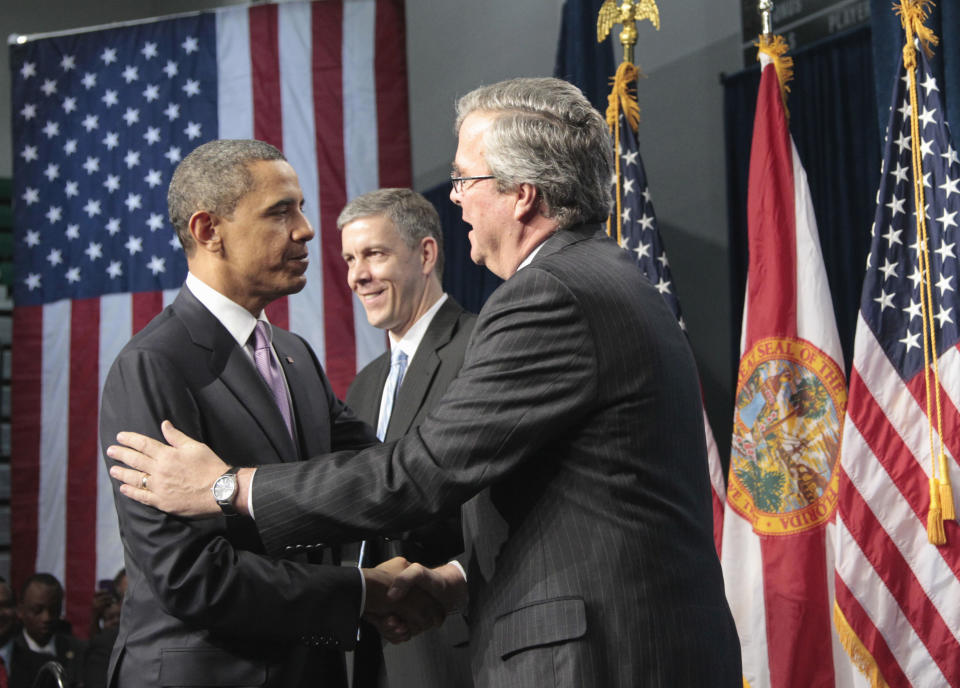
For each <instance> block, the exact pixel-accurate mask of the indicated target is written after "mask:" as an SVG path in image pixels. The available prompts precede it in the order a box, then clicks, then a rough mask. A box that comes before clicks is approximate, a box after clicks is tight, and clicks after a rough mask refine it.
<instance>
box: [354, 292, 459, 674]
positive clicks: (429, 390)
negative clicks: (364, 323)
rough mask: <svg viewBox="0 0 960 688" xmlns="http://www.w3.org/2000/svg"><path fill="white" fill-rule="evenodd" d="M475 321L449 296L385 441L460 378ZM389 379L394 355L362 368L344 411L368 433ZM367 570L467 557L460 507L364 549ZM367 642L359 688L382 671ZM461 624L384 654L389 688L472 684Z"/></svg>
mask: <svg viewBox="0 0 960 688" xmlns="http://www.w3.org/2000/svg"><path fill="white" fill-rule="evenodd" d="M476 321H477V316H476V315H474V314H473V313H468V312H467V311H465V310H463V308H462V307H461V306H460V304H459V303H457V302H456V301H454V300H453V299H452V298H450V297H449V296H448V297H447V300H446V301H445V302H444V303H443V305H441V306H440V308H439V309H437V312H436V314H435V315H434V317H433V320H432V321H430V325H429V327H427V331H426V332H425V333H424V335H423V339H422V340H421V341H420V346H419V347H418V348H417V353H416V355H415V356H414V357H413V361H412V362H411V363H410V366H409V367H408V368H407V372H406V373H405V374H404V376H403V382H402V384H401V385H400V390H399V392H398V393H397V398H396V401H395V403H394V406H393V412H392V413H391V415H390V424H389V425H388V426H387V433H386V436H385V438H384V439H385V440H386V441H388V442H389V441H392V440H396V439H399V438H401V437H403V436H404V435H406V434H407V433H408V432H410V431H411V430H412V429H413V428H415V427H417V426H418V425H420V423H422V422H423V420H424V419H425V418H426V417H427V413H429V412H430V411H431V410H432V409H433V407H434V406H436V405H437V402H439V401H440V399H441V397H442V396H443V394H444V392H446V391H447V387H449V386H450V383H451V382H452V381H453V379H454V378H455V377H456V376H457V373H459V372H460V367H461V366H462V365H463V354H464V351H466V348H467V342H468V341H469V340H470V334H471V333H472V332H473V327H474V325H475V324H476ZM389 373H390V353H389V351H388V352H387V353H384V354H383V355H382V356H380V357H379V358H377V359H376V360H374V361H372V362H371V363H370V364H369V365H367V366H366V367H364V369H363V370H361V371H360V372H359V373H357V377H356V378H355V379H354V381H353V384H351V385H350V389H349V390H348V391H347V404H348V405H349V406H350V408H352V409H353V410H354V411H355V412H356V414H357V416H358V417H360V418H361V419H362V420H365V421H366V422H367V423H369V424H370V425H371V426H374V427H375V426H376V425H377V420H378V418H379V416H380V400H381V397H382V396H383V385H384V383H385V382H386V380H387V375H388V374H389ZM367 550H368V552H370V553H371V554H370V555H368V556H369V557H370V558H368V559H366V565H367V566H370V565H373V564H376V563H378V562H380V561H384V560H386V559H388V558H390V557H392V556H397V555H402V556H404V557H406V558H407V559H409V560H410V561H416V562H420V563H422V564H425V565H428V566H437V565H439V564H444V563H446V562H448V561H450V559H452V558H453V557H455V556H457V555H458V554H460V553H461V552H463V537H462V534H461V528H460V508H459V506H457V507H455V508H454V510H453V513H452V514H450V515H449V516H447V517H446V518H440V519H437V520H436V521H434V522H433V523H428V524H426V525H423V526H420V527H419V528H415V529H413V530H411V531H407V532H406V533H403V534H402V536H400V537H397V538H392V539H390V540H389V541H384V540H382V539H375V540H372V541H370V542H368V543H367ZM362 632H363V633H364V634H367V637H366V638H364V639H362V640H361V643H360V646H359V647H358V648H357V650H356V657H355V661H354V681H353V686H354V688H373V687H374V686H377V685H379V684H378V680H377V678H378V674H379V670H380V663H379V660H380V655H379V653H378V650H379V647H378V646H375V645H376V644H379V643H380V638H379V636H377V635H376V630H375V629H374V628H373V626H369V625H366V624H365V625H364V629H363V631H362ZM467 638H468V634H467V632H466V628H465V627H464V622H463V619H462V618H461V617H459V616H454V617H451V618H449V619H447V621H446V622H445V623H444V625H443V626H442V627H441V628H439V629H436V630H433V631H429V632H427V633H425V634H423V635H421V636H418V637H417V638H414V639H413V640H411V641H409V642H407V643H403V644H400V645H396V646H388V647H385V648H384V651H383V658H384V660H385V665H384V666H385V670H386V679H387V682H386V684H387V685H389V686H391V687H397V688H404V687H405V686H408V685H409V686H413V685H416V686H418V688H465V687H466V686H469V685H470V674H469V671H470V670H469V658H468V656H467V648H465V647H456V646H458V645H462V644H464V643H466V642H467Z"/></svg>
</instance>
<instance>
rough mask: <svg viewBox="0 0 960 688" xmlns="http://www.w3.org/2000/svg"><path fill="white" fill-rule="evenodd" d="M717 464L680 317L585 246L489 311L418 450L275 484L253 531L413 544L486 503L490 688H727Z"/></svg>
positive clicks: (277, 476)
mask: <svg viewBox="0 0 960 688" xmlns="http://www.w3.org/2000/svg"><path fill="white" fill-rule="evenodd" d="M704 447H705V442H704V436H703V421H702V415H701V407H700V393H699V383H698V380H697V373H696V370H695V364H694V361H693V358H692V355H691V352H690V348H689V345H688V344H687V341H686V339H685V338H684V336H683V334H682V332H681V331H680V329H679V327H678V325H677V323H676V321H675V319H674V317H673V315H672V314H671V313H670V311H669V309H668V308H667V307H666V305H665V304H664V302H663V299H662V298H661V297H660V295H659V294H658V293H657V291H656V290H655V289H653V288H652V287H651V285H650V284H649V283H648V282H646V280H645V279H644V278H643V276H642V275H641V273H640V271H639V270H637V269H636V266H635V265H634V264H633V261H632V259H631V257H630V256H629V255H627V254H626V252H624V251H622V250H621V249H620V248H619V247H618V246H617V245H616V243H615V242H613V241H611V240H609V239H608V238H606V237H605V236H603V234H602V232H601V231H600V228H599V227H597V226H586V227H576V228H573V229H570V230H564V231H560V232H558V233H557V234H556V235H555V236H553V237H552V238H551V239H549V240H548V241H547V242H546V243H545V244H544V245H543V248H542V249H541V251H540V253H539V254H538V255H537V256H536V258H535V259H534V260H533V262H532V263H531V264H530V265H529V266H527V267H525V268H523V269H522V270H520V271H518V272H517V273H516V274H515V275H514V276H513V277H511V278H510V279H509V280H507V281H506V282H505V283H504V284H503V285H501V286H500V287H499V288H498V289H497V291H496V292H495V293H494V294H493V295H492V296H491V297H490V299H489V300H488V301H487V303H486V305H485V306H484V308H483V309H482V311H481V312H480V315H479V318H478V321H477V326H476V329H475V330H474V335H473V338H472V340H471V342H470V346H469V347H468V349H467V352H466V356H465V360H464V365H463V368H462V370H461V372H460V376H459V377H458V378H457V379H456V380H454V382H453V384H451V386H450V388H449V390H448V391H447V394H446V396H445V397H444V398H443V400H442V401H441V403H440V404H439V405H438V406H437V408H435V409H434V411H433V412H432V413H431V414H430V416H429V417H428V418H427V420H426V421H425V422H424V423H423V424H422V425H421V426H420V428H419V430H418V431H417V432H414V433H411V434H409V435H407V436H406V437H405V438H403V439H402V440H400V441H399V442H397V443H391V444H386V445H383V446H382V447H376V448H373V449H371V450H367V451H365V452H362V453H360V454H359V455H356V456H352V457H347V456H339V457H334V458H333V460H331V461H326V462H310V463H307V464H302V465H283V466H266V467H264V468H263V469H261V470H259V471H258V472H257V476H256V479H255V483H256V487H255V491H254V499H255V510H256V514H257V525H258V528H259V530H260V533H261V536H262V537H263V539H264V543H265V544H266V545H267V547H268V549H272V550H273V551H283V550H284V549H286V548H287V547H290V546H295V545H297V544H302V543H305V542H311V541H315V540H318V539H338V538H349V537H356V535H357V534H358V531H363V530H378V529H385V528H393V529H395V528H405V527H409V526H412V525H414V524H416V523H419V522H422V521H424V520H428V519H429V518H431V517H432V515H433V514H436V513H439V512H441V511H442V510H443V509H444V508H447V507H448V506H449V505H450V504H453V503H458V502H464V501H466V500H467V499H468V498H470V497H471V496H472V495H474V494H476V493H477V492H478V491H479V490H481V489H483V488H484V487H487V486H489V487H490V496H491V503H490V504H489V507H490V508H489V509H486V510H479V509H477V510H475V511H477V513H474V514H472V516H471V518H472V522H473V524H474V525H473V527H472V528H471V529H470V532H469V533H468V532H466V531H467V526H465V539H466V541H467V543H466V544H467V547H468V549H470V550H472V557H471V560H470V568H469V584H470V588H471V600H470V621H471V624H472V629H471V631H472V632H471V646H472V653H473V660H472V665H473V671H474V679H475V682H476V685H477V686H489V687H491V688H492V687H494V686H496V687H497V688H503V687H516V688H520V687H524V688H526V687H527V686H570V687H573V686H578V687H586V688H591V687H595V688H611V687H612V688H618V687H620V688H628V687H632V686H663V687H664V688H666V687H669V688H676V687H683V686H691V687H692V686H706V685H709V686H730V687H731V688H733V687H734V686H740V685H741V677H740V654H739V642H738V640H737V636H736V630H735V628H734V624H733V619H732V617H731V615H730V611H729V608H728V607H727V603H726V599H725V596H724V592H723V581H722V577H721V572H720V565H719V561H718V559H717V556H716V552H715V550H714V547H713V540H712V534H711V528H712V526H711V509H710V494H709V483H708V478H707V460H706V455H705V449H704ZM467 512H468V510H467V509H465V512H464V519H465V521H470V520H471V519H468V513H467Z"/></svg>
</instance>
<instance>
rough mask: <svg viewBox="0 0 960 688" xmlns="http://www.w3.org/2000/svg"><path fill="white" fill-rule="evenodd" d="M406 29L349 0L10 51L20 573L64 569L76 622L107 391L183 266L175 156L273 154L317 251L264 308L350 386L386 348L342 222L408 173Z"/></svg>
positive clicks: (123, 29) (88, 585) (91, 580)
mask: <svg viewBox="0 0 960 688" xmlns="http://www.w3.org/2000/svg"><path fill="white" fill-rule="evenodd" d="M404 40H405V36H404V10H403V4H402V0H343V1H328V2H316V3H306V2H290V3H283V4H279V5H272V4H258V5H255V6H253V7H229V8H224V9H221V10H218V11H215V12H205V13H197V14H192V15H184V16H179V17H174V18H167V19H159V20H150V21H144V22H137V23H131V24H125V25H118V26H114V27H106V28H100V29H88V30H83V31H78V32H75V33H64V34H56V35H48V36H37V37H25V38H23V39H21V40H20V41H15V42H13V44H12V45H11V65H12V76H13V98H12V102H13V145H14V155H15V163H14V224H15V235H14V241H15V256H14V261H15V268H16V277H15V286H14V303H15V307H14V330H13V380H12V395H13V399H12V402H13V418H12V427H13V433H12V491H13V497H12V511H13V524H12V547H13V552H12V556H13V559H12V568H13V575H12V577H13V582H14V585H15V586H17V585H19V584H20V582H22V581H23V580H24V578H25V577H26V576H28V575H29V574H30V573H32V572H33V571H48V572H51V573H53V574H54V575H56V576H57V577H58V578H60V579H61V580H62V581H63V582H64V583H65V586H66V588H67V599H66V613H67V617H68V619H70V621H71V622H72V623H73V626H74V628H75V629H78V630H79V631H80V632H81V633H82V632H83V630H82V629H86V627H87V619H88V614H89V611H90V600H91V596H92V594H93V591H94V588H95V584H96V581H97V580H98V579H102V578H112V577H113V575H114V574H115V573H116V572H117V570H118V569H119V568H120V567H121V566H122V565H123V556H122V549H121V545H120V539H119V533H118V532H117V525H116V515H115V511H114V507H113V498H112V494H111V491H110V488H109V483H108V477H107V475H106V474H105V471H104V467H103V461H102V459H101V458H100V457H99V455H98V452H99V442H98V438H97V425H98V424H97V409H98V408H99V393H100V389H101V388H102V385H103V381H104V377H105V376H106V374H107V370H108V369H109V366H110V364H111V362H112V361H113V359H114V357H115V356H116V354H117V353H118V352H119V351H120V349H121V348H122V347H123V345H124V344H125V343H126V341H127V340H128V339H129V338H130V336H131V335H132V334H133V333H135V332H136V331H138V330H139V329H140V328H141V327H143V326H144V325H145V324H146V323H147V322H149V320H150V319H151V318H152V317H153V316H154V315H156V314H157V313H159V312H160V310H161V309H162V308H163V307H164V305H166V304H167V303H169V302H170V301H171V300H172V298H173V297H174V296H175V294H176V292H177V289H178V288H179V286H180V285H181V284H182V282H183V279H184V276H185V274H186V263H185V260H184V257H183V254H182V251H181V249H180V248H179V244H178V243H177V242H176V239H175V237H174V233H173V230H172V229H171V227H170V225H169V222H168V220H167V211H166V189H167V185H168V183H169V181H170V175H171V173H172V172H173V169H174V167H175V166H176V164H177V163H178V162H179V160H180V159H181V158H182V157H183V156H185V155H186V154H187V153H188V152H190V151H191V150H192V149H193V148H195V147H196V146H198V145H199V144H201V143H203V142H205V141H208V140H211V139H214V138H257V139H261V140H264V141H268V142H270V143H273V144H274V145H276V146H278V147H279V148H281V149H282V150H284V152H285V154H286V156H287V158H288V160H289V161H290V163H291V164H292V165H293V167H294V169H295V170H296V171H297V173H298V175H299V178H300V185H301V187H302V188H303V191H304V195H305V197H306V199H307V202H306V212H307V215H308V217H309V218H310V221H311V222H312V223H313V225H314V227H315V228H316V229H318V236H317V239H316V241H314V242H313V244H312V245H311V247H310V250H311V252H312V253H313V254H314V255H319V257H320V259H319V260H312V261H310V268H309V271H308V286H307V288H306V289H305V290H304V291H303V292H302V293H300V294H297V295H294V296H291V297H289V298H286V299H282V300H280V301H278V302H277V303H275V304H273V305H272V306H271V308H269V309H268V314H269V317H270V319H271V320H272V321H273V322H274V323H276V324H278V325H280V326H282V327H289V328H290V329H292V330H295V331H296V332H298V333H300V334H302V335H303V336H305V337H306V338H307V339H308V340H309V341H310V343H311V345H312V346H313V348H314V350H315V351H316V352H317V354H318V356H320V359H321V361H324V363H325V367H326V369H327V373H328V375H329V377H330V379H331V381H332V383H333V385H334V388H335V389H336V390H337V392H338V393H340V394H342V393H343V392H344V391H345V390H346V387H347V385H348V384H349V382H350V381H351V380H352V379H353V375H354V372H355V371H356V370H357V369H358V368H359V367H361V366H363V365H365V364H366V363H367V362H368V361H369V360H371V359H372V358H374V357H375V356H376V355H378V354H379V352H381V351H382V350H383V348H384V344H385V342H384V338H383V334H382V333H381V332H379V331H378V330H375V329H373V328H370V327H369V326H368V325H367V322H366V318H365V317H363V315H362V312H361V311H359V308H360V306H359V304H357V303H355V301H354V299H353V297H352V295H351V293H350V291H349V289H348V288H347V286H346V279H345V267H344V263H343V260H342V258H341V257H340V238H339V235H338V232H337V230H336V223H335V220H336V216H337V214H338V213H339V211H340V209H341V208H342V207H343V205H344V204H345V203H346V202H347V200H349V199H350V198H352V197H354V196H356V195H357V194H360V193H364V192H366V191H369V190H372V189H375V188H377V187H380V186H409V184H410V145H409V125H408V113H407V87H406V58H405V55H406V50H405V45H404ZM358 313H359V317H357V314H358Z"/></svg>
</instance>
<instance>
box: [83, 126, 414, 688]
mask: <svg viewBox="0 0 960 688" xmlns="http://www.w3.org/2000/svg"><path fill="white" fill-rule="evenodd" d="M303 204H304V199H303V193H302V192H301V190H300V184H299V181H298V179H297V175H296V173H295V172H294V170H293V168H292V167H291V166H290V165H289V163H287V161H286V160H285V159H284V157H283V155H282V153H281V152H280V151H279V150H277V149H276V148H274V147H273V146H270V145H268V144H266V143H262V142H259V141H212V142H210V143H207V144H204V145H202V146H200V147H199V148H197V149H196V150H194V151H193V152H192V153H191V154H190V155H188V156H187V157H186V158H184V160H183V161H182V162H181V163H180V165H179V166H178V167H177V169H176V171H175V172H174V174H173V178H172V180H171V183H170V189H169V192H168V205H169V210H170V219H171V222H172V224H173V226H174V228H175V229H176V232H177V234H178V236H179V239H180V242H181V244H182V245H183V249H184V252H185V253H186V257H187V265H188V268H189V274H188V276H187V280H186V284H185V286H184V287H183V289H182V290H181V291H180V294H179V295H178V296H177V298H176V300H175V301H174V303H173V304H172V305H171V306H169V307H168V308H166V309H165V310H164V311H163V312H162V313H161V314H160V315H158V316H157V317H156V318H154V319H153V320H152V321H151V322H150V323H149V324H148V325H147V326H146V327H145V328H144V329H143V330H142V331H141V332H140V333H138V334H137V335H136V336H134V337H133V339H131V340H130V342H129V343H128V344H127V345H126V347H124V349H123V351H122V352H121V353H120V355H119V356H118V357H117V360H116V361H115V362H114V364H113V366H112V368H111V370H110V373H109V375H108V377H107V380H106V384H105V387H104V391H103V397H102V408H101V413H100V436H101V437H102V438H104V440H105V442H106V444H109V443H110V442H111V441H112V439H113V437H114V436H115V435H116V433H117V431H118V430H120V429H123V428H136V429H138V430H139V431H140V432H143V433H145V434H147V435H151V436H153V437H160V422H161V420H163V419H165V418H175V419H177V422H178V424H180V425H181V427H186V428H189V429H190V430H191V431H192V432H193V433H194V434H196V435H197V436H199V437H203V438H204V440H205V441H206V442H209V443H210V444H211V446H216V447H218V449H219V450H220V451H223V452H225V453H226V454H227V455H239V454H241V453H243V452H251V455H252V456H256V457H258V458H257V461H258V462H259V463H270V462H280V461H285V460H291V459H292V460H302V459H305V458H308V457H310V456H315V455H318V454H320V453H323V452H329V451H337V450H356V449H360V448H363V447H368V446H370V445H371V444H375V443H376V438H375V437H374V435H373V432H372V430H371V429H370V427H369V426H367V425H366V424H365V423H363V422H362V421H361V420H359V419H358V418H356V417H355V416H354V415H353V414H352V413H351V412H350V411H349V410H348V409H347V408H346V407H345V406H344V405H343V404H342V403H341V402H340V401H339V400H338V399H337V398H336V397H335V396H334V394H333V392H332V390H331V388H330V384H329V382H328V380H327V378H326V375H325V374H324V372H323V369H322V368H321V367H320V364H319V362H318V361H317V359H316V356H315V355H314V353H313V351H312V350H311V349H310V347H309V346H308V345H307V344H306V342H304V341H303V340H302V339H300V338H299V337H297V336H295V335H293V334H291V333H289V332H286V331H284V330H281V329H279V328H275V327H273V326H271V325H270V323H269V322H268V321H267V319H266V316H265V315H264V308H265V307H266V306H267V304H269V303H270V302H271V301H273V300H275V299H277V298H279V297H281V296H284V295H287V294H292V293H295V292H298V291H300V290H301V289H303V287H304V286H305V284H306V277H305V272H306V269H307V263H308V251H307V242H308V241H309V240H310V239H311V238H313V234H314V232H313V228H312V227H311V225H310V222H309V221H308V220H307V218H306V217H305V216H304V214H303ZM106 444H105V445H104V448H106ZM107 463H108V465H112V463H113V462H112V461H110V460H109V459H107ZM235 475H236V468H235V467H231V468H230V469H229V470H227V471H226V473H225V474H224V475H223V476H221V478H220V479H219V480H217V490H216V498H217V500H218V503H219V504H220V505H221V508H222V511H223V513H222V514H220V515H218V516H217V517H215V518H212V519H208V520H204V521H193V522H189V521H185V520H183V519H178V518H174V517H170V516H167V515H166V514H163V513H161V512H159V511H157V510H156V509H153V508H150V507H144V506H143V505H140V504H138V503H136V502H133V501H131V500H128V499H124V498H122V497H120V496H119V495H115V497H116V507H117V513H118V516H119V524H120V534H121V537H122V539H123V545H124V559H125V562H126V570H127V575H128V580H129V583H128V590H127V595H126V599H125V601H124V604H123V611H122V615H121V621H120V630H119V635H118V638H117V642H116V645H115V646H114V649H113V653H112V655H111V658H110V664H109V670H108V674H109V675H108V685H111V686H116V687H117V688H126V687H133V686H135V687H136V688H154V687H156V688H159V686H170V685H178V686H186V685H205V686H228V685H230V686H240V685H242V686H254V685H256V686H271V687H276V688H281V687H282V688H300V687H303V688H306V687H307V686H309V687H310V688H327V687H334V688H344V687H345V686H346V672H345V666H344V662H343V655H342V653H341V652H340V650H341V649H344V648H350V647H352V645H353V644H354V643H355V640H356V628H357V622H358V619H359V617H360V615H361V613H363V612H364V611H367V612H370V613H381V614H382V613H384V612H386V611H387V609H386V604H385V591H386V586H387V585H388V584H389V582H390V581H391V580H392V576H390V575H389V574H387V573H386V572H384V571H380V570H370V569H365V570H363V571H362V572H357V571H356V570H355V569H354V570H351V569H347V568H343V567H340V566H331V565H320V564H319V563H309V562H308V561H307V558H306V557H304V556H303V554H304V553H305V552H307V551H308V550H309V552H310V553H313V554H320V553H321V552H322V551H323V547H322V544H321V543H311V544H310V545H309V546H305V547H303V548H300V552H295V553H294V555H295V556H294V557H293V558H289V559H288V558H282V559H281V558H271V557H268V556H266V554H265V551H264V549H263V545H262V543H261V541H260V538H259V536H258V535H257V533H256V530H255V528H253V527H252V524H251V523H249V522H245V519H241V518H238V517H236V516H235V513H236V512H235V511H234V510H233V508H232V506H231V502H232V498H233V493H234V491H235V489H236V477H235ZM148 480H149V476H146V475H144V476H142V478H141V480H140V482H139V486H140V487H141V488H144V489H145V488H146V487H147V484H148ZM311 559H312V561H320V559H317V558H315V557H312V558H311ZM329 559H330V557H329V556H327V557H326V560H329ZM328 563H333V562H328ZM395 566H399V564H395Z"/></svg>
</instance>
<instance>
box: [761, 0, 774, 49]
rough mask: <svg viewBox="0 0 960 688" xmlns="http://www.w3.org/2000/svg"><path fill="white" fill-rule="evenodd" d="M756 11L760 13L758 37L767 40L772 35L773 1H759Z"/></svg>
mask: <svg viewBox="0 0 960 688" xmlns="http://www.w3.org/2000/svg"><path fill="white" fill-rule="evenodd" d="M757 11H758V12H759V13H760V35H761V36H762V37H763V38H765V39H767V40H769V39H770V38H771V35H772V34H773V20H772V18H771V16H772V14H773V0H759V1H758V2H757Z"/></svg>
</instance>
